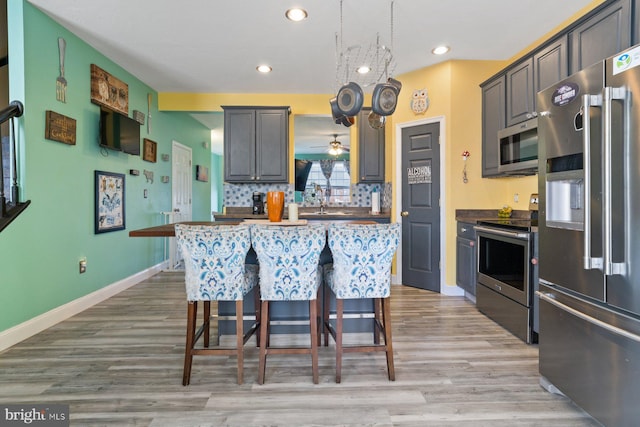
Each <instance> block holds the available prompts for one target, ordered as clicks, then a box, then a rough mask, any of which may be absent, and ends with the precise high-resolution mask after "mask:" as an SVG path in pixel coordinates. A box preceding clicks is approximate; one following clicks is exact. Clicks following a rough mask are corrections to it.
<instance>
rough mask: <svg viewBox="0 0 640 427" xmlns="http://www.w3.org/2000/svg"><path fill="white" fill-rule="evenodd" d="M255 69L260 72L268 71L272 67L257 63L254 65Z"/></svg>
mask: <svg viewBox="0 0 640 427" xmlns="http://www.w3.org/2000/svg"><path fill="white" fill-rule="evenodd" d="M256 70H258V71H260V72H261V73H270V72H271V70H272V68H271V67H269V66H268V65H258V66H257V67H256Z"/></svg>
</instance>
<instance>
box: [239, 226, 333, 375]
mask: <svg viewBox="0 0 640 427" xmlns="http://www.w3.org/2000/svg"><path fill="white" fill-rule="evenodd" d="M325 242H326V230H325V228H324V226H323V225H308V226H281V225H252V227H251V244H252V246H253V248H254V250H255V251H256V254H257V255H258V263H259V264H260V297H261V300H262V302H261V312H262V317H261V320H260V361H259V364H258V384H264V377H265V370H266V362H267V355H269V354H311V365H312V372H313V382H314V384H317V383H318V338H319V331H318V329H319V326H320V325H321V323H322V322H321V321H319V319H318V316H319V310H318V304H319V302H320V300H319V299H318V297H317V296H318V291H319V290H320V283H322V269H321V268H320V267H319V265H318V261H319V259H320V252H321V251H322V248H323V247H324V245H325ZM270 301H309V329H310V337H311V345H310V347H309V348H305V347H271V346H270V343H269V336H268V331H269V302H270Z"/></svg>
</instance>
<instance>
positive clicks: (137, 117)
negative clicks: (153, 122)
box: [133, 110, 144, 125]
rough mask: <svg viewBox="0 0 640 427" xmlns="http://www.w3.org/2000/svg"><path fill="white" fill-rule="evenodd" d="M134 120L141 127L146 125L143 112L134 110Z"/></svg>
mask: <svg viewBox="0 0 640 427" xmlns="http://www.w3.org/2000/svg"><path fill="white" fill-rule="evenodd" d="M133 119H134V120H135V121H136V122H138V123H140V124H141V125H143V124H144V113H143V112H142V111H138V110H133Z"/></svg>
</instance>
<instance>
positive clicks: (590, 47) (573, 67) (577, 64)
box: [569, 0, 635, 73]
mask: <svg viewBox="0 0 640 427" xmlns="http://www.w3.org/2000/svg"><path fill="white" fill-rule="evenodd" d="M631 2H632V0H617V1H610V2H607V4H608V6H606V7H604V8H603V9H601V10H599V11H598V12H597V13H596V14H594V15H593V16H591V17H590V18H588V19H587V20H586V21H584V22H582V23H581V24H580V25H578V26H577V27H575V28H573V29H572V30H571V31H570V32H569V44H570V47H571V64H570V67H569V68H570V70H569V72H570V73H575V72H576V71H580V70H582V69H583V68H585V67H588V66H589V65H592V64H595V63H596V62H598V61H601V60H603V59H605V58H607V57H609V56H611V55H614V54H616V53H618V52H620V51H621V50H623V49H626V48H627V47H629V46H631V33H632V27H631V22H632V14H631V10H632V7H631ZM634 31H635V29H634Z"/></svg>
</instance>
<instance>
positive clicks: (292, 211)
mask: <svg viewBox="0 0 640 427" xmlns="http://www.w3.org/2000/svg"><path fill="white" fill-rule="evenodd" d="M297 220H298V204H297V203H289V221H297Z"/></svg>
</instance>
